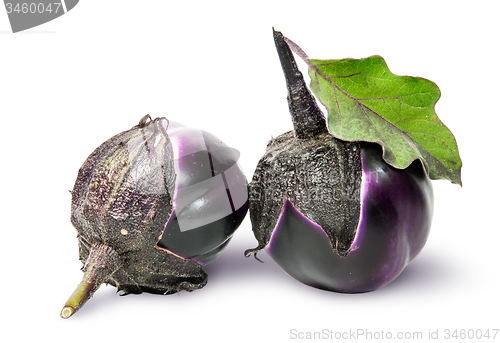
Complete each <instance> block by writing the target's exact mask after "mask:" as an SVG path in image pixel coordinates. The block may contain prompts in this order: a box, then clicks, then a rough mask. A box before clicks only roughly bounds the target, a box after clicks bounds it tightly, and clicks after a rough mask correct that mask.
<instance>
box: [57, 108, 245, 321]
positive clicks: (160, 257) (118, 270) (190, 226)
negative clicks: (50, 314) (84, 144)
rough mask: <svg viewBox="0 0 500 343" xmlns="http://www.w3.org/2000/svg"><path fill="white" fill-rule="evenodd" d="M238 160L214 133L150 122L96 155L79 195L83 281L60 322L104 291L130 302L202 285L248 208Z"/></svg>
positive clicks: (85, 169) (75, 204)
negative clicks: (206, 267) (145, 294)
mask: <svg viewBox="0 0 500 343" xmlns="http://www.w3.org/2000/svg"><path fill="white" fill-rule="evenodd" d="M238 158H239V153H238V151H237V150H235V149H232V148H230V147H228V146H227V145H225V144H224V143H223V142H222V141H221V140H220V139H219V138H217V137H216V136H214V135H212V134H210V133H208V132H206V131H203V130H198V129H192V128H188V127H185V126H183V125H180V124H178V123H175V122H172V121H170V122H169V121H168V120H167V119H166V118H157V119H154V120H152V119H151V117H150V116H149V115H147V116H145V117H143V118H142V119H141V120H140V122H139V124H138V125H137V126H134V127H133V128H132V129H130V130H128V131H125V132H122V133H120V134H118V135H116V136H114V137H112V138H110V139H109V140H107V141H106V142H104V143H103V144H102V145H101V146H100V147H98V148H97V149H96V150H95V151H94V152H93V153H92V154H91V155H90V156H89V157H88V158H87V160H86V161H85V163H84V164H83V165H82V167H81V168H80V170H79V172H78V177H77V180H76V183H75V186H74V189H73V191H72V192H71V193H72V204H71V223H72V224H73V226H74V227H75V228H76V230H77V234H78V243H79V254H80V260H81V262H82V263H83V264H84V266H83V272H84V276H83V280H82V282H81V283H80V285H79V286H78V287H77V289H76V290H75V291H74V293H73V294H72V295H71V296H70V298H69V299H68V301H67V302H66V304H65V306H64V308H63V310H62V312H61V317H63V318H68V317H70V316H71V315H72V314H73V313H75V312H76V311H77V310H78V309H79V308H81V306H83V304H84V303H85V302H86V301H87V300H88V299H89V298H90V297H91V296H92V295H93V293H94V292H95V291H96V290H97V289H98V288H99V286H100V285H101V284H102V283H106V284H110V285H113V286H115V287H117V288H118V290H119V291H122V292H123V294H130V293H134V294H139V293H142V292H148V293H155V294H172V293H176V292H179V291H188V292H191V291H194V290H197V289H200V288H202V287H204V286H205V284H206V282H207V274H206V272H205V271H204V269H203V265H205V264H206V263H209V262H211V261H212V260H213V259H215V258H216V257H217V255H218V254H219V253H220V252H221V251H222V249H223V248H224V247H225V246H226V245H227V244H228V242H229V241H230V239H231V237H232V236H233V233H234V232H235V230H236V229H237V228H238V226H239V225H240V223H241V222H242V220H243V218H244V217H245V215H246V212H247V210H248V191H247V181H246V178H245V176H244V174H243V172H242V170H241V169H240V167H239V165H238V163H237V161H238Z"/></svg>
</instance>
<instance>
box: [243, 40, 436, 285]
mask: <svg viewBox="0 0 500 343" xmlns="http://www.w3.org/2000/svg"><path fill="white" fill-rule="evenodd" d="M274 38H275V43H276V47H277V50H278V54H279V57H280V61H281V64H282V67H283V71H284V74H285V78H286V81H287V88H288V103H289V108H290V113H291V115H292V120H293V124H294V130H293V131H290V132H287V133H285V134H283V135H281V136H278V137H277V138H275V139H272V140H271V141H270V142H269V144H268V146H267V150H266V153H265V155H264V157H263V158H262V159H261V160H260V161H259V163H258V165H257V168H256V170H255V173H254V176H253V179H252V182H251V183H250V184H249V195H250V203H249V208H250V218H251V221H252V228H253V231H254V234H255V237H256V239H257V241H258V246H257V247H256V248H254V249H249V250H247V251H246V252H245V255H246V256H249V255H250V254H252V253H253V254H254V255H255V257H256V254H257V252H259V251H261V250H263V249H264V250H265V251H266V252H267V253H268V254H269V255H270V256H271V257H272V259H273V260H274V261H275V262H276V263H277V264H278V265H279V266H280V267H281V268H282V269H283V270H284V271H285V272H286V273H288V274H289V275H291V276H292V277H294V278H295V279H297V280H299V281H301V282H303V283H305V284H307V285H309V286H312V287H316V288H320V289H325V290H330V291H336V292H344V293H359V292H368V291H373V290H375V289H378V288H380V287H383V286H384V285H386V284H388V283H389V282H391V281H392V280H394V279H395V278H396V277H397V276H398V275H399V274H400V273H401V272H402V270H403V269H404V268H405V267H406V265H407V264H408V263H409V262H410V261H411V260H412V259H414V258H415V257H416V256H417V255H418V253H419V252H420V251H421V250H422V248H423V247H424V245H425V243H426V241H427V237H428V235H429V230H430V226H431V220H432V213H433V192H432V186H431V181H430V179H429V177H428V176H427V173H426V172H425V170H424V167H423V164H422V163H421V161H419V160H416V161H414V162H413V163H412V164H411V165H410V166H409V167H407V168H406V169H395V168H393V167H391V166H389V165H388V164H387V163H386V162H384V160H383V158H382V148H381V147H380V146H379V145H378V144H374V143H365V142H346V141H342V140H339V139H336V138H335V137H333V136H332V135H331V134H330V133H329V131H328V129H327V127H326V121H325V118H324V116H323V114H322V113H321V110H320V109H319V107H318V106H317V104H316V101H315V99H314V97H313V96H312V94H311V93H310V92H309V90H308V88H307V86H306V84H305V82H304V79H303V77H302V74H301V73H300V71H299V70H298V68H297V66H296V64H295V60H294V58H293V55H292V52H291V50H290V48H289V46H288V45H287V43H286V42H285V40H284V38H283V36H282V35H281V33H279V32H274Z"/></svg>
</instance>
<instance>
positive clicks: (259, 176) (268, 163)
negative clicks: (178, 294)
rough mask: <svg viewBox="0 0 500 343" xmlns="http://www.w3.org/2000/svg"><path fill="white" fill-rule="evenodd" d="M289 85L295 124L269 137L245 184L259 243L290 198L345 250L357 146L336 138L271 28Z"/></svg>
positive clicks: (355, 214) (353, 214) (355, 208)
mask: <svg viewBox="0 0 500 343" xmlns="http://www.w3.org/2000/svg"><path fill="white" fill-rule="evenodd" d="M274 41H275V44H276V48H277V50H278V55H279V57H280V61H281V65H282V68H283V72H284V75H285V78H286V84H287V89H288V106H289V109H290V114H291V116H292V121H293V125H294V130H293V131H290V132H287V133H285V134H283V135H280V136H278V137H277V138H275V139H272V140H271V141H270V142H269V143H268V146H267V150H266V153H265V155H264V157H263V158H262V159H261V160H260V161H259V163H258V165H257V168H256V170H255V173H254V176H253V179H252V182H251V183H250V185H249V196H250V218H251V221H252V227H253V230H254V234H255V236H256V238H257V240H258V242H259V245H258V246H257V247H256V248H254V249H249V250H247V251H246V252H245V255H246V256H249V255H250V254H252V253H254V254H256V253H257V252H259V251H260V250H262V249H263V248H264V247H266V246H267V245H268V243H269V241H270V239H271V235H272V233H273V230H274V228H275V227H276V225H277V223H278V220H279V218H280V216H281V214H282V212H283V210H284V208H285V202H286V201H287V199H288V201H289V202H291V203H292V204H293V206H294V207H295V208H296V209H297V210H298V211H300V213H302V214H303V215H304V216H306V217H307V218H309V219H310V220H311V221H313V222H314V223H316V224H318V225H319V226H321V228H322V229H323V230H324V231H325V232H326V234H327V235H328V237H329V239H330V244H331V248H332V250H335V251H336V252H337V254H339V255H340V256H347V255H348V254H349V252H350V251H351V246H352V243H353V240H354V237H355V235H356V229H357V227H358V222H359V217H360V206H361V201H360V189H361V174H362V165H361V149H360V146H359V143H356V142H345V141H341V140H338V139H336V138H334V137H333V136H332V135H331V134H330V133H329V132H328V130H327V127H326V121H325V117H324V115H323V114H322V112H321V110H320V109H319V107H318V105H317V103H316V101H315V99H314V97H313V95H312V94H311V93H310V92H309V90H308V88H307V86H306V84H305V81H304V78H303V76H302V73H301V72H300V71H299V70H298V68H297V65H296V63H295V59H294V57H293V54H292V51H291V50H290V48H289V46H288V44H287V43H286V42H285V40H284V37H283V35H282V34H281V33H280V32H276V31H274Z"/></svg>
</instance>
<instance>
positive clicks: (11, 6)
mask: <svg viewBox="0 0 500 343" xmlns="http://www.w3.org/2000/svg"><path fill="white" fill-rule="evenodd" d="M78 1H79V0H61V1H48V0H37V1H12V0H4V4H5V9H6V10H7V15H8V17H9V21H10V27H11V28H12V32H14V33H15V32H19V31H24V30H27V29H31V28H32V27H35V26H38V25H42V24H45V23H46V22H48V21H51V20H54V19H56V18H58V17H60V16H62V15H64V14H66V13H67V12H69V11H71V10H72V9H73V8H74V7H75V6H76V4H77V3H78Z"/></svg>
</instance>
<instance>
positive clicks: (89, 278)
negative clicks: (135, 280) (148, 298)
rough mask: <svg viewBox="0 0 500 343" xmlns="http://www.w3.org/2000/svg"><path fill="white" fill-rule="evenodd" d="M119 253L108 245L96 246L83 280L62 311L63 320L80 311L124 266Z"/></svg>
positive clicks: (86, 264) (91, 250)
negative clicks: (103, 284) (102, 285)
mask: <svg viewBox="0 0 500 343" xmlns="http://www.w3.org/2000/svg"><path fill="white" fill-rule="evenodd" d="M122 262H123V261H122V260H121V259H120V256H119V255H118V253H117V252H116V251H115V250H114V249H113V248H111V247H109V246H107V245H94V246H93V247H92V249H90V253H89V257H88V258H87V262H85V266H84V267H83V272H84V274H83V279H82V281H81V282H80V284H79V285H78V287H77V288H76V289H75V291H74V292H73V294H71V296H70V297H69V299H68V301H66V304H65V305H64V307H63V309H62V311H61V318H65V319H66V318H69V317H71V316H72V315H73V314H74V313H75V312H76V311H78V310H79V309H80V308H81V307H82V306H83V305H84V304H85V303H86V302H87V300H89V299H90V298H91V297H92V295H93V294H94V292H95V291H97V289H99V286H101V284H102V283H103V282H104V281H106V280H107V279H108V278H109V277H110V276H111V275H112V274H113V273H114V272H115V271H116V270H118V269H119V268H120V266H121V264H122Z"/></svg>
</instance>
